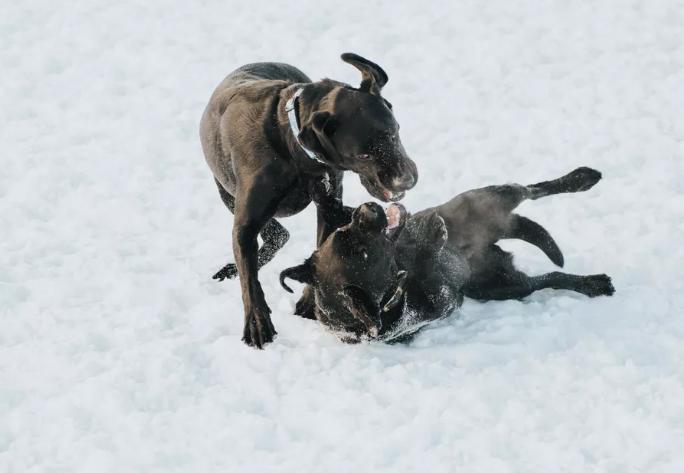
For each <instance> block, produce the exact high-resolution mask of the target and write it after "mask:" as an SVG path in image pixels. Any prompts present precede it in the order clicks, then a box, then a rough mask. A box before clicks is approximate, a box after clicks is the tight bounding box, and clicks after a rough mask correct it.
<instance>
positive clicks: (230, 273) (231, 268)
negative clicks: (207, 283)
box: [211, 263, 238, 281]
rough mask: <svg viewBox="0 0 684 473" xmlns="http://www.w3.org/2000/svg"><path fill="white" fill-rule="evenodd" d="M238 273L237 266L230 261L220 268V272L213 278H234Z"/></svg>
mask: <svg viewBox="0 0 684 473" xmlns="http://www.w3.org/2000/svg"><path fill="white" fill-rule="evenodd" d="M237 275H238V269H237V266H235V264H234V263H228V264H227V265H225V266H224V267H223V268H221V269H220V270H219V272H218V273H216V274H214V275H213V276H212V277H211V279H216V280H217V281H223V280H224V279H233V278H234V277H235V276H237Z"/></svg>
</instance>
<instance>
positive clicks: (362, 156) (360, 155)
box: [357, 154, 370, 161]
mask: <svg viewBox="0 0 684 473" xmlns="http://www.w3.org/2000/svg"><path fill="white" fill-rule="evenodd" d="M357 158H358V159H360V160H361V161H367V160H369V159H370V154H359V155H358V156H357Z"/></svg>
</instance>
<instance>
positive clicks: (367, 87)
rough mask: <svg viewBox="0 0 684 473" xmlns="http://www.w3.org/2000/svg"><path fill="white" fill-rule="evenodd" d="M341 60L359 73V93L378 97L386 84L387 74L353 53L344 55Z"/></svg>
mask: <svg viewBox="0 0 684 473" xmlns="http://www.w3.org/2000/svg"><path fill="white" fill-rule="evenodd" d="M341 57H342V60H343V61H344V62H346V63H348V64H351V65H352V66H354V67H355V68H357V69H358V70H359V71H361V85H360V86H359V90H360V91H361V92H368V93H370V94H373V95H380V90H381V89H382V88H383V87H384V86H385V84H387V81H388V80H389V78H388V77H387V73H386V72H385V71H384V70H383V69H382V67H380V66H378V65H377V64H375V63H374V62H371V61H369V60H368V59H366V58H363V57H361V56H359V55H358V54H354V53H344V54H343V55H342V56H341Z"/></svg>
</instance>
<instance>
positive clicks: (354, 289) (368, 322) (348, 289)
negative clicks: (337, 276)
mask: <svg viewBox="0 0 684 473" xmlns="http://www.w3.org/2000/svg"><path fill="white" fill-rule="evenodd" d="M340 296H341V297H342V304H343V305H344V307H345V308H346V309H347V310H348V311H349V312H351V314H352V315H353V316H354V318H355V319H357V320H359V321H360V322H361V323H362V324H363V325H364V326H365V327H366V330H368V334H369V335H370V336H371V337H377V336H378V334H379V333H380V329H381V328H382V323H381V321H380V316H379V314H378V311H377V310H375V309H374V308H373V304H372V303H371V302H370V301H369V300H368V297H366V294H365V293H364V292H363V289H361V288H360V287H359V286H352V285H348V286H345V287H344V289H342V292H341V293H340Z"/></svg>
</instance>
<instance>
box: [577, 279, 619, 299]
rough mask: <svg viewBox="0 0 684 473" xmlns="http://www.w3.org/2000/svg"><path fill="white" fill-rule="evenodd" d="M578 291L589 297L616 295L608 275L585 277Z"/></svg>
mask: <svg viewBox="0 0 684 473" xmlns="http://www.w3.org/2000/svg"><path fill="white" fill-rule="evenodd" d="M578 290H579V292H581V293H582V294H585V295H587V296H589V297H598V296H612V295H613V294H614V293H615V287H614V286H613V282H612V281H611V279H610V276H608V275H606V274H594V275H591V276H585V277H584V279H583V281H582V284H581V286H580V287H579V288H578Z"/></svg>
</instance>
